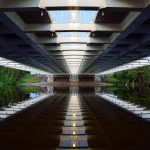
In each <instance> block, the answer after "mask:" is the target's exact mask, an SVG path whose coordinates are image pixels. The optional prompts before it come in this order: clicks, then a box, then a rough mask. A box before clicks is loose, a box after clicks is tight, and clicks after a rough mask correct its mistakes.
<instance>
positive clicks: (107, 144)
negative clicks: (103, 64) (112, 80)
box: [0, 87, 150, 150]
mask: <svg viewBox="0 0 150 150" xmlns="http://www.w3.org/2000/svg"><path fill="white" fill-rule="evenodd" d="M42 88H43V89H44V90H45V93H44V94H41V95H40V96H39V97H37V98H33V99H30V100H27V101H20V102H17V103H13V104H11V105H9V106H8V107H7V106H4V107H3V111H0V114H1V116H2V118H5V117H9V116H11V115H12V114H14V113H17V112H18V111H20V110H22V109H25V108H26V107H28V106H31V105H33V104H35V103H36V102H38V101H40V100H42V99H44V98H46V97H48V96H50V95H52V93H53V89H54V91H55V93H56V94H54V96H52V97H50V98H46V99H45V100H43V101H42V102H40V103H38V104H37V105H35V106H33V107H29V108H28V109H26V110H24V111H22V112H20V113H18V114H16V115H13V116H12V117H10V118H9V119H6V120H5V121H1V122H0V133H1V134H0V145H1V149H7V150H8V149H15V150H20V149H22V150H27V149H36V150H41V149H42V150H43V149H44V150H50V149H51V150H52V149H57V150H63V149H68V150H73V149H76V150H79V149H82V150H83V149H84V150H90V149H91V150H100V149H103V150H104V149H105V150H106V149H107V150H108V149H109V150H112V149H113V150H114V149H115V150H125V149H126V150H129V149H136V150H147V149H149V146H150V143H149V139H150V135H149V132H150V128H149V122H148V121H144V120H142V119H137V118H135V117H133V115H130V113H126V111H122V110H121V109H120V108H119V107H122V108H124V109H126V110H128V111H130V112H132V113H133V114H134V115H135V114H136V115H138V116H141V117H143V116H144V118H146V119H147V120H149V111H148V110H147V109H145V107H144V106H140V105H137V104H135V103H131V102H127V101H124V100H122V99H121V98H120V97H119V96H118V95H116V94H115V92H113V91H107V90H106V89H105V88H101V87H96V88H95V93H96V94H98V95H99V96H96V95H95V93H92V92H89V90H88V89H87V88H84V87H82V88H80V87H79V88H78V87H77V88H76V87H71V88H70V89H69V88H68V91H66V89H67V88H64V87H62V89H61V88H59V89H58V88H55V87H54V88H53V87H42ZM93 89H94V87H93ZM57 90H58V91H59V93H57ZM90 90H91V87H90ZM64 91H65V92H64ZM87 91H88V92H87ZM69 92H70V93H69ZM35 93H36V92H35ZM35 93H34V91H32V92H29V93H28V94H29V95H31V96H32V97H35V96H38V94H35ZM39 94H40V92H39ZM100 96H101V97H102V98H100ZM68 97H69V98H68ZM104 99H105V100H104ZM106 100H107V101H109V102H111V103H113V104H116V105H118V106H119V107H116V106H115V105H112V104H111V103H108V102H107V101H106ZM147 114H148V115H147ZM7 115H8V116H7ZM14 137H15V138H14ZM35 139H36V142H35Z"/></svg>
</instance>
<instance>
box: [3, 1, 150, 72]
mask: <svg viewBox="0 0 150 150" xmlns="http://www.w3.org/2000/svg"><path fill="white" fill-rule="evenodd" d="M149 42H150V0H138V1H137V0H102V1H101V2H100V0H82V1H81V0H68V1H67V2H66V0H60V2H59V3H58V2H57V1H54V0H21V1H20V0H13V1H12V0H7V1H6V0H0V57H4V58H7V59H11V60H14V61H17V62H19V63H23V64H25V65H29V66H32V67H35V68H38V69H41V70H43V71H47V72H50V73H52V74H74V73H75V74H77V73H78V74H97V73H99V72H102V71H106V70H108V69H111V68H114V67H117V66H119V65H122V64H125V63H128V62H131V61H133V60H136V59H140V58H143V57H146V56H149V55H150V43H149Z"/></svg>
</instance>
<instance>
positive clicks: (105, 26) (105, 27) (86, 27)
mask: <svg viewBox="0 0 150 150" xmlns="http://www.w3.org/2000/svg"><path fill="white" fill-rule="evenodd" d="M122 30H123V28H122V26H121V25H120V24H114V23H112V24H111V23H101V24H94V23H93V24H82V23H64V24H53V23H52V24H48V23H45V24H44V23H42V24H26V25H25V27H24V31H25V32H43V31H51V32H59V31H63V32H65V31H67V32H69V31H70V32H71V31H85V32H89V31H91V32H92V31H113V32H121V31H122Z"/></svg>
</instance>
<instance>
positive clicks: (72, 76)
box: [69, 74, 79, 82]
mask: <svg viewBox="0 0 150 150" xmlns="http://www.w3.org/2000/svg"><path fill="white" fill-rule="evenodd" d="M69 81H70V82H78V81H79V78H78V75H77V74H71V75H70V79H69Z"/></svg>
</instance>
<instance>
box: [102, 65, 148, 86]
mask: <svg viewBox="0 0 150 150" xmlns="http://www.w3.org/2000/svg"><path fill="white" fill-rule="evenodd" d="M104 82H106V83H113V84H117V85H118V84H121V85H132V86H135V85H139V86H143V87H144V86H149V85H150V66H144V67H139V68H135V69H131V70H125V71H121V72H116V73H114V74H113V75H108V76H106V77H104Z"/></svg>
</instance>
